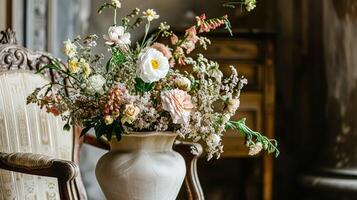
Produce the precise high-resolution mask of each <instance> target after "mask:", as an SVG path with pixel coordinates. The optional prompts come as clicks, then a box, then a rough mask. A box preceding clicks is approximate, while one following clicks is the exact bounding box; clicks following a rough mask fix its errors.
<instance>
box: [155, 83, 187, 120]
mask: <svg viewBox="0 0 357 200" xmlns="http://www.w3.org/2000/svg"><path fill="white" fill-rule="evenodd" d="M161 100H162V107H163V109H164V110H166V111H168V112H169V113H170V115H171V117H172V121H173V123H175V124H184V125H187V124H188V122H189V121H190V115H191V111H192V109H193V105H192V102H191V96H190V95H189V94H188V93H187V92H185V91H183V90H180V89H174V90H169V91H164V92H162V93H161Z"/></svg>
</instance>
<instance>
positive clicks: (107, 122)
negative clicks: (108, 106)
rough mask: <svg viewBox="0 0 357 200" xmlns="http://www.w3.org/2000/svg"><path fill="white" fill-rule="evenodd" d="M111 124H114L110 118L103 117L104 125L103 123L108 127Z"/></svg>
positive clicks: (108, 116)
mask: <svg viewBox="0 0 357 200" xmlns="http://www.w3.org/2000/svg"><path fill="white" fill-rule="evenodd" d="M113 122H114V119H113V117H112V116H110V115H107V116H105V117H104V123H105V124H106V125H110V124H112V123H113Z"/></svg>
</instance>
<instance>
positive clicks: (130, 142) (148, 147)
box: [110, 132, 177, 152]
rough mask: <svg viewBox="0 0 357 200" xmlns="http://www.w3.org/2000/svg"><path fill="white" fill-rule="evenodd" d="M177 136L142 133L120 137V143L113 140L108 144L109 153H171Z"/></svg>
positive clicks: (169, 133)
mask: <svg viewBox="0 0 357 200" xmlns="http://www.w3.org/2000/svg"><path fill="white" fill-rule="evenodd" d="M176 137H177V134H175V133H173V132H143V133H131V134H126V135H124V134H123V136H122V139H121V140H120V141H117V140H116V139H115V138H114V139H112V141H111V142H110V148H111V151H147V152H160V151H172V146H173V143H174V141H175V138H176Z"/></svg>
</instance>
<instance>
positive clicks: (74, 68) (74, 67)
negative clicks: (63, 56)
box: [68, 58, 79, 73]
mask: <svg viewBox="0 0 357 200" xmlns="http://www.w3.org/2000/svg"><path fill="white" fill-rule="evenodd" d="M68 70H69V72H71V73H77V72H78V70H79V67H78V59H77V58H72V59H70V60H69V62H68Z"/></svg>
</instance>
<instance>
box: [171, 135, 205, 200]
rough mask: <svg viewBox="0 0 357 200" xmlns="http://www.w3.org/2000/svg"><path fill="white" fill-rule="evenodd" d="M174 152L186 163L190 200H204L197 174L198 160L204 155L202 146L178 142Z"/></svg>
mask: <svg viewBox="0 0 357 200" xmlns="http://www.w3.org/2000/svg"><path fill="white" fill-rule="evenodd" d="M174 150H175V151H177V152H179V153H180V154H181V155H182V156H183V158H184V159H185V162H186V177H185V186H186V191H187V195H188V200H204V195H203V191H202V187H201V184H200V180H199V178H198V174H197V160H198V158H199V157H200V155H201V154H202V146H201V145H200V144H198V143H191V142H182V141H176V143H175V145H174Z"/></svg>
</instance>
